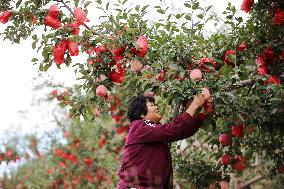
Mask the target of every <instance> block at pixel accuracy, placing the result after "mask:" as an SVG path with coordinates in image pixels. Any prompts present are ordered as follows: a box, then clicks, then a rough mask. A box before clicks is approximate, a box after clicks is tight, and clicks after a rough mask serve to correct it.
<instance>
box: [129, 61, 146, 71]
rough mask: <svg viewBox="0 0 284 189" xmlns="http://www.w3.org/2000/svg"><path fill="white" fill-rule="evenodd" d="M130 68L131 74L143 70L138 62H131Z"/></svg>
mask: <svg viewBox="0 0 284 189" xmlns="http://www.w3.org/2000/svg"><path fill="white" fill-rule="evenodd" d="M130 66H131V67H130V70H131V71H133V72H138V71H140V70H142V68H143V64H141V63H140V62H139V61H138V60H131V61H130Z"/></svg>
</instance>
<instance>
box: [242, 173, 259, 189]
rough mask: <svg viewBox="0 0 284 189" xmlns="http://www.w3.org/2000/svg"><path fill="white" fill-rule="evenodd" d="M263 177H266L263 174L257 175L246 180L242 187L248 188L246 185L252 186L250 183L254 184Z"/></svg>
mask: <svg viewBox="0 0 284 189" xmlns="http://www.w3.org/2000/svg"><path fill="white" fill-rule="evenodd" d="M261 179H264V177H263V176H256V177H254V178H253V179H251V180H249V181H247V182H245V183H244V184H241V186H240V189H244V188H246V187H248V186H250V185H252V184H254V183H256V182H258V181H260V180H261Z"/></svg>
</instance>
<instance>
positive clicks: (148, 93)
mask: <svg viewBox="0 0 284 189" xmlns="http://www.w3.org/2000/svg"><path fill="white" fill-rule="evenodd" d="M144 96H146V97H154V92H152V91H146V92H145V93H144Z"/></svg>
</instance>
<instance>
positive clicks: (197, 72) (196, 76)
mask: <svg viewBox="0 0 284 189" xmlns="http://www.w3.org/2000/svg"><path fill="white" fill-rule="evenodd" d="M190 78H191V79H192V80H194V81H201V79H202V73H201V71H200V70H199V69H194V70H192V71H191V72H190Z"/></svg>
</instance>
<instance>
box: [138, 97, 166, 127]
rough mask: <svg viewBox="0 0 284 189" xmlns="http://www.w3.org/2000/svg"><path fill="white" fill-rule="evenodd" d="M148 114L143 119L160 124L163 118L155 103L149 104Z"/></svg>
mask: <svg viewBox="0 0 284 189" xmlns="http://www.w3.org/2000/svg"><path fill="white" fill-rule="evenodd" d="M146 106H147V114H146V115H142V117H143V118H144V119H146V120H150V121H152V122H154V123H158V122H159V121H160V120H161V119H162V116H161V115H160V112H159V108H158V107H157V106H156V105H155V103H154V102H147V103H146Z"/></svg>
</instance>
